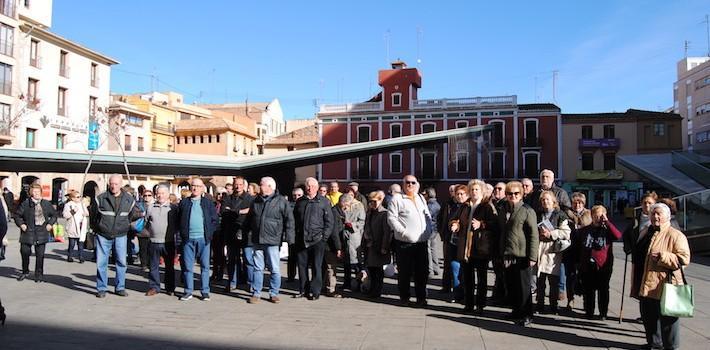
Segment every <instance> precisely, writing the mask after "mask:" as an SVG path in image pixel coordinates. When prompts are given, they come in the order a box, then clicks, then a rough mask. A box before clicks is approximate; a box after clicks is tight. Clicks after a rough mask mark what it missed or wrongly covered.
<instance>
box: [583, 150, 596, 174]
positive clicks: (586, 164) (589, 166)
mask: <svg viewBox="0 0 710 350" xmlns="http://www.w3.org/2000/svg"><path fill="white" fill-rule="evenodd" d="M582 170H594V153H588V152H587V153H582Z"/></svg>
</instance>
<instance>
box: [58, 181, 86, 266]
mask: <svg viewBox="0 0 710 350" xmlns="http://www.w3.org/2000/svg"><path fill="white" fill-rule="evenodd" d="M67 197H68V198H69V201H68V202H67V203H66V204H65V205H64V210H63V211H62V217H64V219H66V220H67V224H66V233H67V237H68V238H69V247H68V249H67V262H74V258H72V255H73V250H74V246H76V249H77V253H78V254H79V255H78V257H79V263H80V264H83V263H84V242H85V241H86V232H87V230H88V226H89V207H88V206H86V204H84V202H83V200H82V198H81V194H79V192H77V191H74V190H71V191H69V193H68V194H67Z"/></svg>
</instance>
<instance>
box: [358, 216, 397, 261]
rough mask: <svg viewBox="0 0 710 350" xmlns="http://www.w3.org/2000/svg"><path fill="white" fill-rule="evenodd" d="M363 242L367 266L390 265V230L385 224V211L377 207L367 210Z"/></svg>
mask: <svg viewBox="0 0 710 350" xmlns="http://www.w3.org/2000/svg"><path fill="white" fill-rule="evenodd" d="M363 240H364V242H365V243H364V245H365V260H366V263H367V266H373V267H378V266H382V265H386V264H389V263H390V261H391V259H392V257H391V255H390V243H392V229H390V226H389V225H388V224H387V209H385V208H384V207H382V206H379V207H378V208H377V209H370V210H368V212H367V218H366V219H365V232H364V236H363Z"/></svg>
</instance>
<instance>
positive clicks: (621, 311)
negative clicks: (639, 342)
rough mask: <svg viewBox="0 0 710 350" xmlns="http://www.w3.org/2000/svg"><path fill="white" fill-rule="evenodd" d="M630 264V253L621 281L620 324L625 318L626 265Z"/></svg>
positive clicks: (627, 256)
mask: <svg viewBox="0 0 710 350" xmlns="http://www.w3.org/2000/svg"><path fill="white" fill-rule="evenodd" d="M628 265H629V254H625V257H624V281H623V282H622V283H621V307H620V308H619V324H621V322H622V320H623V319H624V296H625V295H626V267H627V266H628Z"/></svg>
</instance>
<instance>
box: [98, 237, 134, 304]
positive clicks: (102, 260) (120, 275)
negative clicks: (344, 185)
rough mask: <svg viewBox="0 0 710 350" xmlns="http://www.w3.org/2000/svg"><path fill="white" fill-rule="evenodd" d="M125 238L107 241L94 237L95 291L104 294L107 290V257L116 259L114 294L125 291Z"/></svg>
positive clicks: (103, 238)
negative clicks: (112, 256) (111, 256)
mask: <svg viewBox="0 0 710 350" xmlns="http://www.w3.org/2000/svg"><path fill="white" fill-rule="evenodd" d="M127 242H128V240H127V239H126V236H121V237H116V238H114V239H107V238H105V237H103V236H101V235H96V290H97V291H99V292H105V291H106V290H107V289H108V257H109V256H110V255H111V252H112V249H113V253H114V254H113V255H114V256H115V258H116V280H115V288H116V292H118V291H122V290H124V289H126V247H127Z"/></svg>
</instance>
